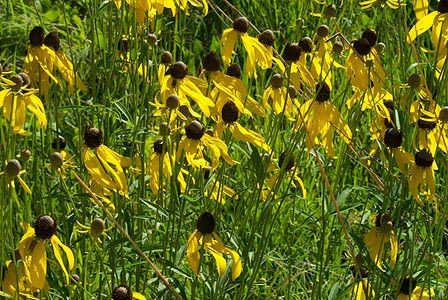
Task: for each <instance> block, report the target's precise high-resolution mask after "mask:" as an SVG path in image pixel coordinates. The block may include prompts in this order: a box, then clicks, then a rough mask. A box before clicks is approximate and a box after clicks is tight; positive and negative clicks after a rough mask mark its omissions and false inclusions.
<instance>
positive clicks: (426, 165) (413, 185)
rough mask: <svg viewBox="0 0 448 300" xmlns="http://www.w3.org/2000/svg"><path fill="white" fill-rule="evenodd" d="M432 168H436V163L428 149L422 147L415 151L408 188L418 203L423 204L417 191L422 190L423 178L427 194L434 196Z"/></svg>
mask: <svg viewBox="0 0 448 300" xmlns="http://www.w3.org/2000/svg"><path fill="white" fill-rule="evenodd" d="M434 170H437V165H436V163H435V162H434V158H433V156H432V154H431V151H430V150H429V149H423V150H420V151H418V152H417V153H415V155H414V161H413V165H412V167H411V174H410V175H409V177H408V182H409V190H410V191H411V193H412V195H413V196H414V198H415V200H416V201H417V202H418V204H420V205H423V202H422V200H421V199H420V195H419V193H420V191H421V190H424V189H423V186H424V184H425V179H426V184H427V187H428V190H427V191H426V193H427V195H428V196H429V197H435V192H436V191H435V180H434Z"/></svg>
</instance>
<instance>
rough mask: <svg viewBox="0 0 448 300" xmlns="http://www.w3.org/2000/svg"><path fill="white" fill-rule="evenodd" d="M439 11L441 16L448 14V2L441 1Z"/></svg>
mask: <svg viewBox="0 0 448 300" xmlns="http://www.w3.org/2000/svg"><path fill="white" fill-rule="evenodd" d="M437 11H438V12H439V13H441V14H445V13H447V12H448V0H440V2H439V5H438V6H437Z"/></svg>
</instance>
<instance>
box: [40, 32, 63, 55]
mask: <svg viewBox="0 0 448 300" xmlns="http://www.w3.org/2000/svg"><path fill="white" fill-rule="evenodd" d="M60 42H61V40H60V39H59V35H58V33H57V32H56V31H53V32H50V33H49V34H47V36H46V37H45V39H44V44H45V46H48V47H51V48H53V50H54V51H57V50H59V46H60Z"/></svg>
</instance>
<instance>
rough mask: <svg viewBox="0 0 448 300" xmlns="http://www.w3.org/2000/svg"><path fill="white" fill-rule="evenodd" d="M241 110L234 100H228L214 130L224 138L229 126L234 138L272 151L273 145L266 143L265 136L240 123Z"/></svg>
mask: <svg viewBox="0 0 448 300" xmlns="http://www.w3.org/2000/svg"><path fill="white" fill-rule="evenodd" d="M238 118H239V110H238V108H237V106H236V105H235V103H234V102H233V101H228V102H227V103H226V104H224V106H223V107H222V109H221V118H220V121H219V122H218V123H217V124H216V125H215V127H214V128H213V131H214V132H216V134H217V135H218V137H219V138H222V134H223V131H224V129H225V128H226V127H227V128H229V129H230V131H231V132H232V136H233V138H235V139H237V140H240V141H244V142H248V143H251V144H253V145H255V146H258V147H260V148H261V149H263V150H264V151H266V152H268V153H269V152H271V147H269V145H268V144H267V143H266V141H265V139H264V137H263V136H262V135H261V134H259V133H257V132H254V131H252V130H249V129H246V128H244V127H243V126H242V125H241V124H240V123H238Z"/></svg>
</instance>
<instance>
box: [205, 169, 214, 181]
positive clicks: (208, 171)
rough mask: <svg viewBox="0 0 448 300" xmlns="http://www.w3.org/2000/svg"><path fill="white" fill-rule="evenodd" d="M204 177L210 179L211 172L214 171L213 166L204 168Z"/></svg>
mask: <svg viewBox="0 0 448 300" xmlns="http://www.w3.org/2000/svg"><path fill="white" fill-rule="evenodd" d="M203 170H204V179H205V180H208V179H209V178H210V173H211V172H212V167H207V168H204V169H203Z"/></svg>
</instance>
